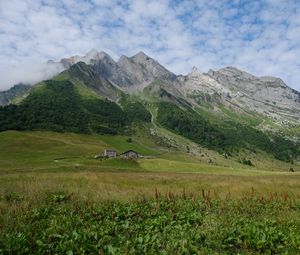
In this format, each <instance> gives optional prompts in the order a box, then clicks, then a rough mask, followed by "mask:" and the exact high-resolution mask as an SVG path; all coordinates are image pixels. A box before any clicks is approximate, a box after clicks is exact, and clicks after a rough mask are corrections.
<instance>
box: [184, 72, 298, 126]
mask: <svg viewBox="0 0 300 255" xmlns="http://www.w3.org/2000/svg"><path fill="white" fill-rule="evenodd" d="M181 84H182V91H183V92H184V93H185V94H186V95H187V96H192V97H194V98H197V95H198V99H199V97H200V99H199V100H205V98H210V99H211V102H214V100H215V103H222V104H224V105H227V106H229V105H232V106H234V107H238V108H240V109H241V110H247V111H249V112H253V113H259V114H263V115H265V116H267V117H270V118H272V119H273V120H274V121H276V122H277V123H287V122H293V123H299V122H300V93H299V92H297V91H295V90H293V89H291V88H290V87H288V86H287V85H286V84H285V83H284V82H283V81H282V80H281V79H279V78H275V77H256V76H254V75H251V74H249V73H246V72H243V71H241V70H238V69H237V68H234V67H226V68H223V69H220V70H218V71H213V70H210V71H209V72H208V73H201V72H199V71H198V70H197V69H196V68H194V69H193V70H192V72H191V73H190V74H189V75H187V76H185V77H183V78H181Z"/></svg>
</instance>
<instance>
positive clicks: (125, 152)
mask: <svg viewBox="0 0 300 255" xmlns="http://www.w3.org/2000/svg"><path fill="white" fill-rule="evenodd" d="M129 152H133V153H135V154H138V153H137V152H136V151H134V150H128V151H124V152H123V153H121V154H120V155H124V154H127V153H129Z"/></svg>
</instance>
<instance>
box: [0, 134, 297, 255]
mask: <svg viewBox="0 0 300 255" xmlns="http://www.w3.org/2000/svg"><path fill="white" fill-rule="evenodd" d="M135 140H136V139H135V138H134V139H133V142H132V143H128V142H126V137H122V136H115V137H110V136H88V135H76V134H58V133H52V132H13V131H10V132H2V133H0V215H1V216H0V253H3V254H22V253H23V254H28V253H38V254H44V253H48V254H49V253H50V254H53V253H59V254H62V253H64V254H66V253H67V254H83V253H85V254H91V253H92V254H95V253H100V254H157V253H160V252H162V253H163V254H224V253H225V254H226V253H227V254H234V253H242V254H258V253H267V254H271V253H272V254H279V253H284V252H286V254H299V253H300V234H299V233H300V220H299V218H300V217H299V216H300V169H299V166H297V165H293V168H294V170H295V172H289V171H288V169H289V165H288V164H284V163H282V166H283V168H281V165H278V166H277V167H276V166H275V164H274V162H273V163H272V162H270V165H272V164H274V165H272V167H270V168H268V167H265V166H267V164H268V162H267V161H266V162H263V161H262V163H261V164H262V166H264V167H263V168H262V169H259V168H256V167H248V166H243V165H241V164H238V163H236V162H234V161H232V164H231V165H230V161H228V162H227V161H226V162H225V161H224V162H223V161H220V162H221V163H220V164H207V163H205V162H203V161H201V160H200V159H199V158H197V157H192V156H190V155H187V154H186V153H180V152H178V151H171V150H167V149H162V148H159V147H155V145H154V144H151V142H145V143H143V144H140V143H139V142H136V141H135ZM104 148H115V149H116V150H117V151H118V152H119V153H120V152H122V151H125V150H127V149H134V150H136V151H138V152H140V153H142V154H144V155H151V156H152V157H151V158H148V159H139V160H136V161H135V160H123V159H107V160H101V159H95V158H94V156H95V155H97V154H99V153H101V152H102V151H103V150H104ZM216 157H217V156H216ZM226 164H227V166H226ZM280 164H281V163H280Z"/></svg>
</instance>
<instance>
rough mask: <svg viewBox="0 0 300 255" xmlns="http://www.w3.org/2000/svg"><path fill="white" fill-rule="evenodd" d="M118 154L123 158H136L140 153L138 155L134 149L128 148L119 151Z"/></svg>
mask: <svg viewBox="0 0 300 255" xmlns="http://www.w3.org/2000/svg"><path fill="white" fill-rule="evenodd" d="M119 156H120V157H121V158H125V159H136V158H139V157H140V156H141V155H139V154H138V153H137V152H136V151H133V150H129V151H125V152H123V153H121V154H120V155H119Z"/></svg>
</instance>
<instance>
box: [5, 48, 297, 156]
mask: <svg viewBox="0 0 300 255" xmlns="http://www.w3.org/2000/svg"><path fill="white" fill-rule="evenodd" d="M62 61H63V63H64V64H65V65H66V66H69V67H68V68H66V69H65V70H64V71H63V72H61V73H60V74H58V75H57V76H55V77H53V78H52V79H51V80H49V81H44V82H41V83H39V84H37V85H35V86H33V87H32V89H31V91H29V92H28V91H27V92H26V93H27V94H26V95H28V96H27V97H26V95H25V94H23V95H19V97H20V100H15V101H17V102H18V104H17V105H12V104H10V105H8V106H5V107H2V108H0V115H1V118H2V120H1V118H0V124H1V125H0V127H1V130H7V129H17V130H26V129H30V130H31V129H33V130H36V129H37V130H38V129H47V128H50V129H51V130H55V131H75V132H85V133H114V134H118V133H122V132H125V133H126V132H127V133H128V132H129V133H130V132H133V131H132V130H133V129H132V128H133V126H135V125H136V124H135V123H136V122H137V123H140V124H141V123H144V124H142V125H150V126H151V125H153V126H154V127H155V126H157V127H161V128H163V129H166V130H169V131H170V132H173V133H175V134H177V135H180V136H183V137H185V138H188V139H190V140H192V141H194V142H196V143H198V144H200V145H202V146H205V147H208V148H210V149H213V150H217V151H220V152H222V151H223V152H224V151H225V152H226V153H232V152H233V151H234V150H238V151H239V150H241V149H242V148H246V149H247V150H255V148H257V149H259V150H262V151H266V152H267V153H270V154H274V156H276V157H277V158H279V159H282V160H292V159H295V157H297V156H296V155H297V153H298V152H297V151H298V149H297V148H296V147H297V146H298V145H297V143H298V142H299V137H300V93H297V92H295V91H294V90H293V89H291V88H290V87H288V86H287V85H286V84H285V83H284V82H283V81H282V80H281V79H278V78H275V77H256V76H254V75H251V74H249V73H246V72H243V71H241V70H239V69H237V68H234V67H225V68H222V69H220V70H218V71H213V70H210V71H209V72H207V73H202V72H200V71H199V70H198V69H197V68H195V67H194V68H193V69H192V71H191V72H190V73H189V74H187V75H175V74H173V73H172V72H170V71H169V70H167V69H166V68H165V67H163V66H162V65H161V64H159V63H158V62H157V61H156V60H154V59H152V58H150V57H149V56H147V55H146V54H145V53H143V52H139V53H137V54H135V55H134V56H132V57H126V56H121V57H120V59H119V60H118V61H117V62H116V61H115V60H113V59H112V58H111V57H110V56H109V55H108V54H106V53H104V52H100V53H98V52H97V51H91V52H89V53H88V54H87V55H86V56H83V57H78V56H77V57H73V58H70V59H63V60H62ZM75 62H76V63H75ZM86 62H87V63H86ZM51 64H55V63H53V62H52V63H51ZM59 64H62V63H61V62H59ZM36 88H39V89H36ZM68 90H69V91H70V93H69V94H70V97H69V96H68ZM60 92H61V93H62V94H61V95H60ZM47 93H50V94H51V95H52V96H51V98H52V99H51V98H47ZM50 94H49V95H50ZM54 95H55V96H54ZM71 95H72V97H71ZM72 100H73V104H75V106H76V107H75V106H74V107H73V106H71V105H72V103H71V102H72ZM64 101H65V102H64ZM67 102H69V104H66V103H67ZM55 104H57V105H55ZM60 108H62V109H60ZM64 108H65V110H64ZM102 108H103V109H102ZM41 109H43V111H44V112H43V111H41ZM58 113H59V114H58ZM10 115H11V116H10ZM12 116H15V117H16V118H17V119H18V118H19V121H17V120H15V119H14V118H13V117H12ZM21 116H23V117H22V118H20V117H21ZM30 116H31V117H30ZM34 116H36V117H34ZM72 116H73V117H72ZM178 116H180V117H178ZM72 118H74V120H72ZM118 118H120V120H122V121H121V122H120V124H117V123H118V121H117V120H116V119H118ZM124 118H125V119H124ZM35 119H38V120H39V122H36V120H35ZM126 119H127V120H126ZM58 120H60V121H58ZM82 120H84V122H85V123H86V124H84V125H83V124H80V123H82ZM1 121H2V122H1ZM65 121H66V124H64V122H65ZM149 123H150V124H149ZM140 124H138V125H140ZM130 130H131V131H130ZM295 146H296V147H295Z"/></svg>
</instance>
